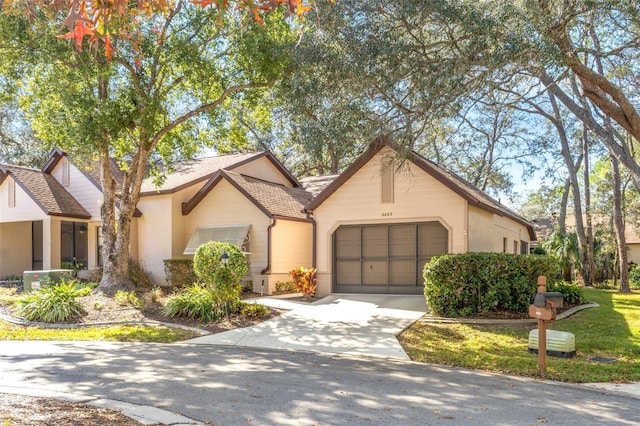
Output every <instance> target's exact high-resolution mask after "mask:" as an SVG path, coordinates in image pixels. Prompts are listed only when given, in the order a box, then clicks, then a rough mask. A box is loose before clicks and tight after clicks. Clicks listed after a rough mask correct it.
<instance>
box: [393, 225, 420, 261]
mask: <svg viewBox="0 0 640 426" xmlns="http://www.w3.org/2000/svg"><path fill="white" fill-rule="evenodd" d="M389 237H390V240H391V242H390V244H389V245H390V249H391V253H390V255H391V256H392V257H393V256H415V254H416V225H414V224H410V225H393V226H391V227H390V229H389Z"/></svg>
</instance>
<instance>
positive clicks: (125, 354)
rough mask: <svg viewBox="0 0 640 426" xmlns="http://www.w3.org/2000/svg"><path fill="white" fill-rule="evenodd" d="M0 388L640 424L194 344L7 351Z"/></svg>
mask: <svg viewBox="0 0 640 426" xmlns="http://www.w3.org/2000/svg"><path fill="white" fill-rule="evenodd" d="M0 383H1V384H2V385H4V386H20V387H31V388H46V389H53V390H56V391H58V392H65V393H82V394H88V395H94V396H99V397H103V398H109V399H114V400H118V401H124V402H130V403H135V404H143V405H151V406H154V407H158V408H162V409H165V410H169V411H173V412H177V413H180V414H182V415H184V416H187V417H189V418H192V419H195V420H200V421H209V422H211V423H212V424H214V425H247V424H251V425H276V424H277V425H374V424H376V425H377V424H381V425H396V424H397V425H403V426H404V425H536V424H542V423H545V424H549V425H595V424H607V425H612V424H621V425H630V424H640V410H638V407H639V406H640V401H638V399H635V398H633V397H629V396H624V395H615V394H605V393H603V392H600V391H596V390H592V389H587V388H583V387H579V386H566V385H558V384H552V383H548V382H541V381H535V380H530V379H523V378H514V377H509V376H502V375H497V374H488V373H482V372H476V371H471V370H465V369H457V368H446V367H437V366H431V365H424V364H418V363H413V362H403V361H390V360H383V359H373V358H347V357H332V356H326V355H321V354H316V353H305V352H291V351H280V350H263V349H250V348H236V347H219V346H202V345H188V344H173V345H162V344H138V343H103V342H69V343H59V342H58V343H51V342H18V341H4V342H0Z"/></svg>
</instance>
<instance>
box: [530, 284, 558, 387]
mask: <svg viewBox="0 0 640 426" xmlns="http://www.w3.org/2000/svg"><path fill="white" fill-rule="evenodd" d="M562 302H563V300H562V294H561V293H557V292H547V277H542V276H541V277H538V293H537V294H536V297H535V299H534V301H533V305H530V306H529V316H530V317H531V318H536V319H537V320H538V371H539V372H540V373H541V374H542V375H544V374H546V372H547V322H552V321H554V320H555V319H556V307H559V308H561V307H562Z"/></svg>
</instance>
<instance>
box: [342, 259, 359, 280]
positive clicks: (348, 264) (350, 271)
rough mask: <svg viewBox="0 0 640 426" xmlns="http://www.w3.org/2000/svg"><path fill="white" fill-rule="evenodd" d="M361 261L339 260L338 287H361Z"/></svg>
mask: <svg viewBox="0 0 640 426" xmlns="http://www.w3.org/2000/svg"><path fill="white" fill-rule="evenodd" d="M360 266H361V265H360V260H339V261H338V262H337V263H336V269H337V277H336V279H337V284H338V285H360V282H361V280H360Z"/></svg>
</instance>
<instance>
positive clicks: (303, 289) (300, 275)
mask: <svg viewBox="0 0 640 426" xmlns="http://www.w3.org/2000/svg"><path fill="white" fill-rule="evenodd" d="M289 275H291V279H293V288H294V289H295V291H296V292H298V293H302V295H303V296H304V297H305V298H306V299H307V300H309V299H311V297H312V296H314V295H315V294H316V287H317V285H316V283H317V278H316V270H315V268H305V267H303V266H300V267H299V268H296V269H293V270H292V271H290V272H289Z"/></svg>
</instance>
